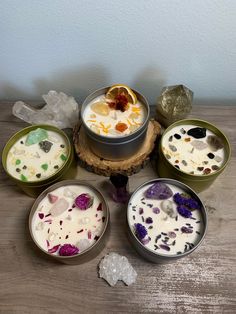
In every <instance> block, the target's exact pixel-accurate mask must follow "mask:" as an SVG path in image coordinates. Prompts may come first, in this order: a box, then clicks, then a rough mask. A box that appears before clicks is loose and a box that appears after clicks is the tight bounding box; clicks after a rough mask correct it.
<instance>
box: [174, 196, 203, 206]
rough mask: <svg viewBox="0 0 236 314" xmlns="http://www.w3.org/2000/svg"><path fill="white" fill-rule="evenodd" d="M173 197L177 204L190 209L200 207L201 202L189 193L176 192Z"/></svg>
mask: <svg viewBox="0 0 236 314" xmlns="http://www.w3.org/2000/svg"><path fill="white" fill-rule="evenodd" d="M173 199H174V201H175V203H176V204H178V205H185V206H187V207H188V208H189V209H190V210H194V209H200V205H199V203H198V202H197V201H196V200H195V199H194V198H191V196H190V195H188V194H184V193H181V194H180V193H176V194H174V196H173Z"/></svg>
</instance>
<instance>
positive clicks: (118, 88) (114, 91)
mask: <svg viewBox="0 0 236 314" xmlns="http://www.w3.org/2000/svg"><path fill="white" fill-rule="evenodd" d="M119 95H124V96H126V97H127V100H128V103H130V104H132V105H135V104H136V103H137V96H136V95H135V93H134V92H133V91H132V89H131V88H130V87H129V86H127V85H123V84H116V85H113V86H112V87H111V88H110V89H109V90H108V92H107V93H106V98H107V99H109V100H116V98H117V96H119Z"/></svg>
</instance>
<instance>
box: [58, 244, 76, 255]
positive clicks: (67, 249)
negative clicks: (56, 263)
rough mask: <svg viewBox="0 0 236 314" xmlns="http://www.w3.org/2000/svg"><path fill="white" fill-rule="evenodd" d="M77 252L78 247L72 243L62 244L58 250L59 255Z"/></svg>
mask: <svg viewBox="0 0 236 314" xmlns="http://www.w3.org/2000/svg"><path fill="white" fill-rule="evenodd" d="M78 253H79V249H78V248H77V247H76V246H75V245H72V244H64V245H62V247H61V248H60V250H59V255H60V256H72V255H76V254H78Z"/></svg>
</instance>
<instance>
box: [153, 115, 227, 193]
mask: <svg viewBox="0 0 236 314" xmlns="http://www.w3.org/2000/svg"><path fill="white" fill-rule="evenodd" d="M181 125H196V126H199V127H203V128H206V129H208V130H210V131H212V132H213V133H215V135H217V136H218V137H219V138H220V139H221V141H222V143H223V145H224V149H225V160H224V163H223V165H222V166H221V167H220V168H219V169H218V170H217V171H215V172H213V173H210V174H207V175H194V174H188V173H185V172H183V171H181V170H180V169H177V168H176V167H174V165H172V164H171V163H170V162H169V160H168V159H167V158H166V157H165V155H164V153H163V150H162V143H163V138H164V136H165V135H166V134H167V132H169V131H170V130H171V129H172V128H174V127H176V126H181ZM230 155H231V148H230V144H229V141H228V139H227V137H226V136H225V135H224V133H223V132H222V131H221V130H219V129H218V128H217V127H216V126H214V125H213V124H211V123H209V122H207V121H204V120H199V119H184V120H180V121H178V122H175V123H173V124H171V125H170V126H169V127H168V128H167V129H166V130H165V132H164V133H163V135H162V138H161V141H160V143H159V158H158V161H157V171H158V174H159V176H160V177H163V178H173V179H176V180H179V181H181V182H183V183H185V184H187V185H189V186H190V187H191V188H193V189H194V190H195V191H197V192H200V191H203V190H205V189H207V188H208V187H209V186H210V185H211V184H212V183H213V182H214V180H215V179H216V178H217V177H218V176H219V175H220V174H221V173H222V172H223V171H224V169H225V168H226V166H227V164H228V162H229V160H230Z"/></svg>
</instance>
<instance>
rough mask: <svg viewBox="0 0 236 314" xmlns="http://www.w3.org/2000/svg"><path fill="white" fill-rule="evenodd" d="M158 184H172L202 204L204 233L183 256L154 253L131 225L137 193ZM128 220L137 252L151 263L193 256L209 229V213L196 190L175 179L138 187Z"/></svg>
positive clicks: (147, 182)
mask: <svg viewBox="0 0 236 314" xmlns="http://www.w3.org/2000/svg"><path fill="white" fill-rule="evenodd" d="M157 182H162V183H166V184H171V185H174V186H176V187H179V188H181V189H182V190H183V191H184V192H186V193H188V194H189V195H191V196H192V197H194V198H195V199H196V200H197V201H198V202H199V203H200V204H201V214H202V218H203V224H204V228H203V233H202V235H201V238H200V240H199V241H198V242H197V244H196V245H195V246H194V247H193V248H192V249H190V250H188V251H187V252H183V253H181V254H173V255H167V254H161V253H159V252H153V251H152V250H151V249H149V248H148V247H146V246H145V245H144V244H142V243H141V242H140V241H139V239H138V238H137V236H136V235H135V233H134V230H133V228H132V226H131V224H130V221H129V208H130V204H131V203H132V200H133V198H134V197H135V195H136V193H137V192H138V191H139V190H140V189H142V188H143V187H145V186H149V185H150V184H154V183H157ZM126 220H127V225H128V235H129V238H130V241H131V243H132V244H133V245H134V247H135V249H136V250H137V252H138V253H139V254H140V255H142V256H143V257H144V258H145V259H147V260H149V261H150V262H153V263H167V262H173V261H175V260H177V259H180V258H183V257H185V256H187V255H189V254H191V253H192V252H194V251H195V250H196V249H197V248H198V247H199V246H200V245H201V244H202V242H203V240H204V238H205V235H206V232H207V227H208V216H207V211H206V208H205V205H204V204H203V202H202V201H201V199H200V198H199V196H198V195H197V194H196V192H195V191H194V190H192V189H191V188H190V187H189V186H188V185H186V184H184V183H182V182H180V181H177V180H174V179H169V178H157V179H153V180H150V181H146V182H144V183H143V184H141V185H140V186H138V187H137V188H136V190H135V191H134V192H133V194H132V196H131V198H130V200H129V204H128V206H127V213H126Z"/></svg>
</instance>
